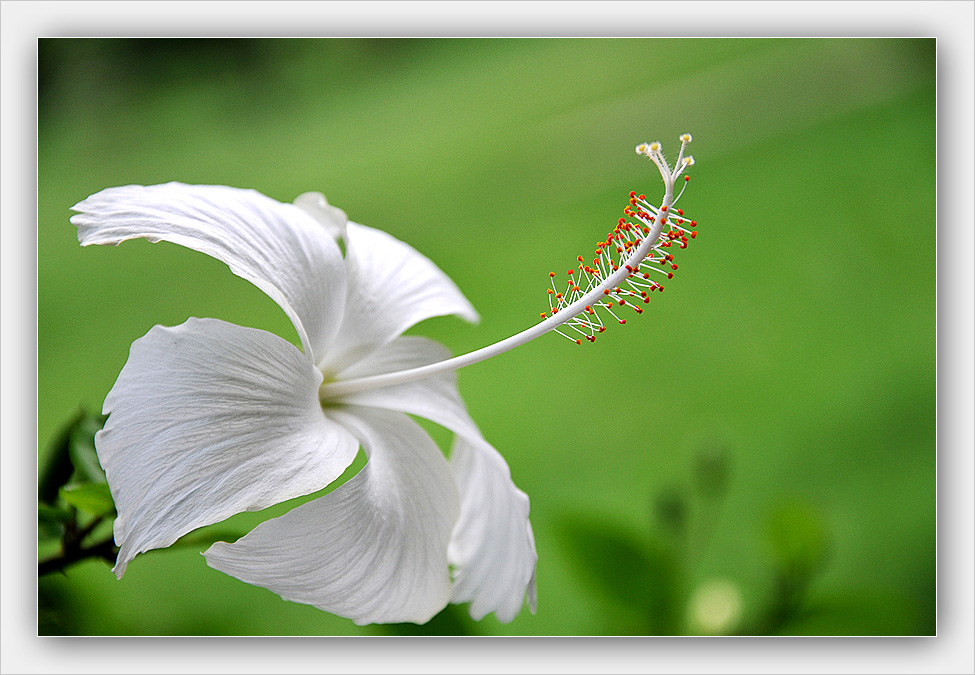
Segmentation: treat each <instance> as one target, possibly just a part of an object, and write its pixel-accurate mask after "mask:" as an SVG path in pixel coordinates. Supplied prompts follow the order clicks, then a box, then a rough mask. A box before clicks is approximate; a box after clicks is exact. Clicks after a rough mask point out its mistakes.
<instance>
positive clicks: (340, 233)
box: [295, 192, 349, 239]
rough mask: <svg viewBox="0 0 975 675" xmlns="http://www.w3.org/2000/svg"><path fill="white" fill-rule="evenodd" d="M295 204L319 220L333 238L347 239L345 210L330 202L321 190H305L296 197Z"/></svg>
mask: <svg viewBox="0 0 975 675" xmlns="http://www.w3.org/2000/svg"><path fill="white" fill-rule="evenodd" d="M295 206H297V207H298V208H299V209H301V210H302V211H305V212H306V213H307V214H308V215H310V216H311V217H312V218H314V219H315V220H317V221H318V222H319V223H320V224H321V225H322V227H324V228H325V231H326V232H328V235H329V236H330V237H332V239H345V224H346V223H347V222H349V217H348V216H347V215H345V211H343V210H342V209H340V208H337V207H335V206H332V205H331V204H329V203H328V200H327V199H325V195H323V194H322V193H321V192H305V193H303V194H300V195H298V196H297V197H296V198H295Z"/></svg>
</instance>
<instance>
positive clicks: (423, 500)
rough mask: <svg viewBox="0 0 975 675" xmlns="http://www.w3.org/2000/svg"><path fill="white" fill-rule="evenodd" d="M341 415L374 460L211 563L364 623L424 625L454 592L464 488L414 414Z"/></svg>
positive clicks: (222, 548)
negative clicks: (452, 554) (453, 548)
mask: <svg viewBox="0 0 975 675" xmlns="http://www.w3.org/2000/svg"><path fill="white" fill-rule="evenodd" d="M335 416H336V419H337V420H338V421H339V422H340V423H342V424H345V425H346V426H347V427H348V429H349V430H350V431H351V432H352V433H354V434H355V435H356V436H358V437H359V438H360V440H361V441H362V445H363V448H364V449H365V451H366V453H367V455H368V457H369V461H368V462H367V464H366V466H365V468H363V470H362V471H361V472H359V473H358V474H357V475H356V476H354V477H353V478H352V479H351V480H350V481H349V482H348V483H346V484H344V485H342V486H341V487H339V488H337V489H336V490H335V491H334V492H331V493H329V494H327V495H325V496H324V497H320V498H318V499H315V500H314V501H311V502H308V503H307V504H303V505H302V506H299V507H297V508H295V509H293V510H292V511H290V512H288V513H287V514H285V515H284V516H281V517H280V518H275V519H273V520H269V521H266V522H264V523H262V524H261V525H259V526H258V527H256V528H255V529H254V530H253V531H251V532H250V533H249V534H248V535H246V536H245V537H243V538H241V539H239V540H238V541H237V542H236V543H234V544H227V543H223V542H218V543H216V544H214V545H213V546H211V547H210V549H209V550H208V551H207V552H206V553H205V554H204V555H206V558H207V563H208V564H209V565H210V566H211V567H213V568H215V569H218V570H220V571H222V572H225V573H227V574H230V575H232V576H234V577H237V578H238V579H241V580H242V581H246V582H247V583H250V584H255V585H257V586H262V587H264V588H267V589H269V590H271V591H273V592H275V593H277V594H278V595H280V596H281V597H283V598H285V599H287V600H291V601H293V602H301V603H305V604H309V605H314V606H316V607H318V608H320V609H323V610H325V611H327V612H331V613H333V614H338V615H340V616H345V617H348V618H351V619H352V620H354V621H355V622H356V623H358V624H360V625H361V624H367V623H391V622H402V621H413V622H416V623H424V622H426V621H428V620H429V619H430V618H432V617H433V616H434V615H435V614H436V613H437V612H439V611H440V610H441V609H443V608H444V607H445V606H446V605H447V602H448V601H449V599H450V578H449V572H448V566H447V546H448V540H449V539H450V532H451V529H452V528H453V526H454V523H455V522H456V520H457V513H458V506H457V501H458V498H457V489H456V487H455V485H454V481H453V478H452V477H451V475H450V470H449V469H448V468H447V463H446V462H445V461H444V458H443V455H442V454H441V453H440V451H439V450H438V449H437V446H436V445H435V444H434V443H433V441H432V440H431V439H430V437H429V436H427V434H426V433H425V432H424V431H423V430H422V429H420V428H419V427H418V426H417V424H416V423H415V422H413V421H412V420H410V419H409V418H408V417H406V416H405V415H402V414H399V413H390V412H386V411H380V410H370V409H368V408H357V407H348V408H343V409H340V410H338V411H336V413H335Z"/></svg>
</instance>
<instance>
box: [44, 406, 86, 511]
mask: <svg viewBox="0 0 975 675" xmlns="http://www.w3.org/2000/svg"><path fill="white" fill-rule="evenodd" d="M83 416H84V413H83V412H82V413H79V414H78V415H76V416H75V417H74V418H73V419H72V420H71V421H70V422H69V423H68V424H66V425H65V426H64V427H62V429H61V431H59V432H58V435H57V438H56V439H55V441H54V444H53V449H52V450H51V456H50V458H49V459H48V461H47V465H46V466H43V467H38V473H39V474H40V476H39V480H38V485H37V498H38V499H39V500H40V501H42V502H47V503H49V504H51V503H54V501H55V500H56V499H57V498H58V490H60V489H61V486H63V485H64V484H65V483H67V482H68V481H69V480H71V474H72V473H74V467H73V466H72V464H71V434H72V431H73V430H74V428H75V426H76V425H77V424H78V422H79V421H80V420H81V419H82V417H83Z"/></svg>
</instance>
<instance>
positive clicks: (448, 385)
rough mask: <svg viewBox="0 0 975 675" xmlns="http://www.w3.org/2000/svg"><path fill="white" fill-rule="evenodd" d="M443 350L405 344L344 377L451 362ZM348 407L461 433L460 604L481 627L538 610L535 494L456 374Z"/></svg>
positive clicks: (456, 560) (455, 598)
mask: <svg viewBox="0 0 975 675" xmlns="http://www.w3.org/2000/svg"><path fill="white" fill-rule="evenodd" d="M448 357H449V352H447V350H446V349H445V348H444V347H443V346H442V345H440V344H438V343H436V342H434V341H432V340H428V339H425V338H420V337H402V338H398V339H396V340H394V341H392V342H391V343H389V344H388V345H387V346H386V347H384V348H383V349H381V350H379V351H377V352H375V353H373V354H370V355H369V356H368V357H366V358H365V359H363V360H362V361H360V362H359V363H357V364H356V365H354V366H352V367H351V368H349V369H348V370H346V371H343V373H342V377H350V378H351V377H365V376H367V375H376V374H379V373H383V372H391V371H394V370H398V369H402V368H412V367H416V366H421V365H425V364H427V363H433V362H435V361H440V360H442V359H445V358H448ZM343 400H344V401H345V402H348V403H355V404H357V405H363V406H365V405H368V406H373V407H377V408H386V409H389V410H399V411H402V412H406V413H409V414H413V415H419V416H420V417H425V418H427V419H429V420H431V421H433V422H436V423H437V424H440V425H442V426H444V427H446V428H448V429H450V430H451V431H453V432H454V433H455V434H457V437H456V439H455V441H454V446H453V450H452V452H451V457H450V468H451V471H452V472H453V474H454V479H455V481H456V483H457V489H458V490H459V492H460V500H461V501H460V509H461V512H460V519H459V520H458V521H457V526H456V527H455V528H454V531H453V535H452V537H451V542H450V548H449V556H450V562H451V564H452V565H453V566H454V568H455V574H454V586H453V592H452V593H453V594H452V599H451V601H452V602H456V603H460V602H470V603H471V608H470V612H471V616H472V617H473V618H474V619H476V620H480V619H481V618H483V617H484V616H485V615H486V614H488V613H490V612H494V613H495V616H496V617H497V618H498V620H499V621H502V622H509V621H511V620H512V619H514V618H515V616H517V615H518V613H519V612H520V611H521V608H522V605H523V604H524V603H525V598H526V595H527V599H528V605H529V608H530V609H531V611H532V612H534V611H535V565H536V562H537V560H538V555H537V554H536V552H535V539H534V535H533V534H532V529H531V523H530V522H529V519H528V516H529V500H528V495H526V494H525V493H524V492H522V491H521V490H519V489H518V488H517V486H515V484H514V482H513V481H512V480H511V472H510V470H509V468H508V465H507V463H506V462H505V460H504V458H503V457H502V456H501V455H500V454H499V453H498V451H497V450H495V449H494V447H492V446H491V444H490V443H488V442H487V441H486V440H484V438H483V436H482V435H481V432H480V430H478V428H477V426H476V425H475V424H474V421H473V420H472V419H471V418H470V415H469V414H468V412H467V408H466V406H465V405H464V402H463V400H462V399H461V398H460V394H459V393H458V392H457V384H456V381H455V377H454V375H453V374H452V373H450V374H445V375H439V376H433V377H427V378H424V379H422V380H417V381H415V382H411V383H408V384H402V385H396V386H392V387H384V388H378V389H372V390H369V391H364V392H359V393H356V394H349V395H347V396H345V397H343Z"/></svg>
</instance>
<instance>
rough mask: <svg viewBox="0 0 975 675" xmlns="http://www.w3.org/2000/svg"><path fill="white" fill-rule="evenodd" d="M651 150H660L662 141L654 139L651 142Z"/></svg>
mask: <svg viewBox="0 0 975 675" xmlns="http://www.w3.org/2000/svg"><path fill="white" fill-rule="evenodd" d="M650 152H660V143H658V142H656V141H654V142H653V143H651V144H650Z"/></svg>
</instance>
